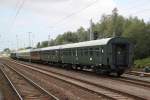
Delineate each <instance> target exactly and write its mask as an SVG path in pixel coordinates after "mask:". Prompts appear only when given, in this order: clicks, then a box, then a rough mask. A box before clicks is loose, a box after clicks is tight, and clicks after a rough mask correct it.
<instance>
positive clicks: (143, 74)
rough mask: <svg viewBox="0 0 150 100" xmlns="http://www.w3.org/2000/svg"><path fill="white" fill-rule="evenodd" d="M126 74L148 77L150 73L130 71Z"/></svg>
mask: <svg viewBox="0 0 150 100" xmlns="http://www.w3.org/2000/svg"><path fill="white" fill-rule="evenodd" d="M126 74H129V75H136V76H142V77H150V73H145V72H139V71H130V72H128V73H126Z"/></svg>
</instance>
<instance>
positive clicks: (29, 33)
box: [28, 32, 31, 47]
mask: <svg viewBox="0 0 150 100" xmlns="http://www.w3.org/2000/svg"><path fill="white" fill-rule="evenodd" d="M28 35H29V47H31V32H28Z"/></svg>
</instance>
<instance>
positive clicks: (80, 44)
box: [41, 38, 112, 51]
mask: <svg viewBox="0 0 150 100" xmlns="http://www.w3.org/2000/svg"><path fill="white" fill-rule="evenodd" d="M111 39H112V38H105V39H99V40H92V41H85V42H78V43H70V44H64V45H58V46H50V47H46V48H41V51H46V50H53V49H65V48H77V47H87V46H96V45H106V44H107V43H108V42H109V41H110V40H111Z"/></svg>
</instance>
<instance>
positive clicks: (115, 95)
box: [12, 61, 145, 100]
mask: <svg viewBox="0 0 150 100" xmlns="http://www.w3.org/2000/svg"><path fill="white" fill-rule="evenodd" d="M12 62H14V63H16V64H19V65H22V66H24V67H26V68H29V69H31V70H34V71H38V72H40V73H43V74H46V75H48V76H50V77H54V78H57V79H60V80H62V81H65V82H67V83H70V84H73V85H76V86H79V87H80V88H83V89H86V90H88V91H91V92H93V93H97V94H100V95H103V96H106V97H108V98H110V99H115V100H116V99H117V100H120V99H125V100H126V99H128V100H134V99H135V100H145V98H143V97H140V96H138V95H134V94H129V93H127V92H123V91H120V90H115V89H113V88H108V87H106V86H103V85H99V84H95V83H92V82H89V81H86V80H82V79H77V78H74V77H71V76H66V75H63V74H61V73H56V72H52V71H51V72H50V71H47V70H44V69H41V68H36V67H35V66H34V67H33V66H31V65H26V64H22V63H17V62H15V61H12Z"/></svg>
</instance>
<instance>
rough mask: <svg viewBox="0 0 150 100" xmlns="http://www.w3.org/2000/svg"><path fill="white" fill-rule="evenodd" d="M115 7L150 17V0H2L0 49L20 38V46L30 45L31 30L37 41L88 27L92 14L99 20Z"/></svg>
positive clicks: (145, 17) (13, 45)
mask: <svg viewBox="0 0 150 100" xmlns="http://www.w3.org/2000/svg"><path fill="white" fill-rule="evenodd" d="M23 2H24V3H23ZM115 7H117V8H118V10H119V12H118V13H119V14H121V15H123V16H125V17H128V16H130V15H132V16H138V17H139V18H143V19H144V21H146V22H147V21H150V17H149V14H150V0H0V43H1V44H0V50H3V49H4V48H6V47H9V48H11V49H15V48H17V41H18V47H19V48H21V47H27V46H29V33H28V32H31V40H32V45H35V44H36V43H37V42H39V41H43V40H48V35H50V37H51V38H55V37H56V36H57V35H58V34H62V33H64V32H66V31H75V30H77V29H78V28H79V27H80V26H83V27H84V28H88V27H89V20H90V19H91V18H92V19H93V21H94V22H98V21H99V20H100V18H101V15H102V14H104V13H105V14H111V12H112V9H113V8H115ZM19 9H20V10H19ZM16 36H17V38H16Z"/></svg>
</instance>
